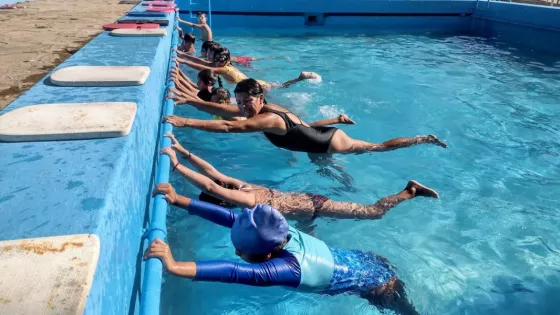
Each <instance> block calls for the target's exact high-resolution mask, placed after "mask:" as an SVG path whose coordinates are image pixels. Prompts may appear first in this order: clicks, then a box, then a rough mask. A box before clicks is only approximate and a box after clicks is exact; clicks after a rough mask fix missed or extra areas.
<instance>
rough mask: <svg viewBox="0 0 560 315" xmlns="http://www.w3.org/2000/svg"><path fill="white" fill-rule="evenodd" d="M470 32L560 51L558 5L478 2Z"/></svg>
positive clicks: (541, 48)
mask: <svg viewBox="0 0 560 315" xmlns="http://www.w3.org/2000/svg"><path fill="white" fill-rule="evenodd" d="M471 32H472V33H473V34H474V35H478V36H484V37H492V38H496V39H499V40H501V41H505V42H511V43H515V44H518V45H521V46H525V47H528V48H534V49H538V50H541V51H549V52H560V8H558V7H548V6H534V5H526V4H517V3H502V2H486V1H481V2H479V3H478V5H477V6H476V10H475V15H474V17H473V22H472V25H471Z"/></svg>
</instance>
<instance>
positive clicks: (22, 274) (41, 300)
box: [0, 234, 100, 315]
mask: <svg viewBox="0 0 560 315" xmlns="http://www.w3.org/2000/svg"><path fill="white" fill-rule="evenodd" d="M99 250H100V244H99V238H98V237H97V236H96V235H93V234H77V235H65V236H54V237H42V238H32V239H20V240H11V241H2V242H0V273H1V274H2V276H1V277H0V314H10V315H30V314H41V315H82V314H83V313H84V308H85V306H86V301H87V296H88V294H89V291H90V288H91V283H92V281H93V275H94V273H95V268H96V267H97V260H98V258H99Z"/></svg>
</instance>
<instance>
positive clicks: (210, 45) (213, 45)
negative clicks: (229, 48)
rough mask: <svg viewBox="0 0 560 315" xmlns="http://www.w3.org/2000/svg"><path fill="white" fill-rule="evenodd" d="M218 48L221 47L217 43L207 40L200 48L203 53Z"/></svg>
mask: <svg viewBox="0 0 560 315" xmlns="http://www.w3.org/2000/svg"><path fill="white" fill-rule="evenodd" d="M217 47H221V45H220V44H218V43H217V42H215V41H212V40H207V41H205V42H204V43H202V46H201V47H200V51H201V52H203V51H208V50H209V49H216V48H217Z"/></svg>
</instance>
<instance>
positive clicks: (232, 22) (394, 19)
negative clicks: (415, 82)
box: [177, 0, 560, 52]
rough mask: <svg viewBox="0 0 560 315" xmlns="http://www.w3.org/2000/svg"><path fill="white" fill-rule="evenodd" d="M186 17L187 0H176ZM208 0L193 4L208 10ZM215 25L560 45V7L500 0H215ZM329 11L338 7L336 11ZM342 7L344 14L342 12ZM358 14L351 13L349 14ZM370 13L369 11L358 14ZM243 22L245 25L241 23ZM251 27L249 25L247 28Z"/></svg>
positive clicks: (226, 29)
mask: <svg viewBox="0 0 560 315" xmlns="http://www.w3.org/2000/svg"><path fill="white" fill-rule="evenodd" d="M177 3H178V5H179V7H180V8H181V16H182V17H183V18H188V17H189V14H188V11H189V1H187V0H177ZM208 7H209V1H206V0H202V1H197V4H196V5H194V6H193V7H192V8H191V9H192V10H193V11H194V12H196V11H207V10H208ZM211 7H212V12H213V14H212V26H213V28H214V29H216V30H219V31H220V33H219V34H228V33H239V32H244V33H247V34H253V35H255V34H258V33H259V32H262V31H263V30H267V29H273V30H274V32H275V33H290V32H293V31H294V30H297V32H298V33H299V34H305V35H309V34H319V35H320V34H333V33H347V32H348V31H349V30H352V29H356V30H359V32H360V34H380V33H402V32H407V33H411V32H434V33H455V34H456V33H468V34H471V35H476V36H484V37H495V38H498V39H499V40H503V41H506V42H512V43H516V44H519V45H522V46H527V47H530V48H536V49H539V50H544V51H551V52H558V51H560V40H559V39H560V37H559V36H560V8H557V7H549V6H535V5H525V4H515V3H507V2H496V1H462V0H450V1H438V0H433V1H417V0H410V1H406V0H397V1H382V0H381V1H366V0H348V1H323V0H295V1H288V0H279V1H259V0H236V1H230V0H213V1H211ZM307 13H311V14H319V16H321V15H322V14H326V17H325V18H324V25H323V26H305V25H304V24H305V14H307ZM329 13H337V14H335V15H332V14H329ZM340 13H342V14H340ZM349 13H350V15H352V14H354V15H353V16H348V14H349ZM356 13H359V14H361V15H369V16H359V14H356ZM243 28H244V29H243ZM247 28H249V29H247Z"/></svg>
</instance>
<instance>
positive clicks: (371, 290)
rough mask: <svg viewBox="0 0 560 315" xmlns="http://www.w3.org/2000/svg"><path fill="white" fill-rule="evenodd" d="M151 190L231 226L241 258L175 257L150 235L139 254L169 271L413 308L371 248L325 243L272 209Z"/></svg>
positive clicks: (406, 310) (401, 310) (409, 314)
mask: <svg viewBox="0 0 560 315" xmlns="http://www.w3.org/2000/svg"><path fill="white" fill-rule="evenodd" d="M155 194H163V195H164V196H165V199H166V200H167V201H168V202H169V203H170V204H173V205H175V206H177V207H180V208H183V209H185V210H187V211H189V214H191V215H196V216H199V217H201V218H204V219H206V220H209V221H211V222H214V223H216V224H219V225H221V226H224V227H227V228H230V229H231V232H230V236H231V242H232V244H233V245H234V247H235V254H236V255H237V256H239V257H240V258H241V259H243V260H244V261H246V262H247V263H246V264H243V263H235V262H229V261H197V262H178V261H175V260H174V259H173V255H172V253H171V250H170V249H169V246H168V245H167V244H166V243H165V242H163V241H162V240H159V239H156V240H155V241H154V242H152V244H150V246H149V247H148V249H147V250H146V252H145V253H144V259H148V258H159V259H160V260H161V261H162V263H163V264H164V266H165V268H166V269H167V271H168V272H169V273H171V274H172V275H175V276H179V277H185V278H188V279H192V280H195V281H212V282H224V283H237V284H245V285H251V286H261V287H268V286H283V287H286V288H289V289H292V290H296V291H301V292H313V293H319V294H326V295H336V294H343V293H349V294H356V295H359V296H360V297H362V298H365V299H367V300H368V301H369V302H370V303H371V304H373V305H375V306H376V307H378V308H380V309H382V310H383V309H390V310H393V311H395V312H397V313H398V314H406V315H413V314H418V312H417V311H416V310H415V309H414V306H413V305H412V303H411V302H410V301H408V299H407V296H406V292H405V290H404V283H403V282H402V281H400V280H399V279H398V278H397V276H396V275H395V272H394V271H393V270H392V269H391V266H390V265H389V262H388V261H387V260H386V259H385V258H383V257H381V256H379V255H376V254H374V253H372V252H364V251H359V250H345V249H336V248H331V247H328V246H327V244H325V243H324V242H323V241H321V240H319V239H317V238H315V237H313V236H310V235H307V234H305V233H303V232H301V231H299V230H297V229H295V228H293V227H291V226H289V225H288V222H287V221H286V219H285V218H284V216H282V214H281V213H280V212H278V210H276V209H274V208H272V207H270V206H268V205H261V204H259V205H256V206H254V207H253V208H251V209H245V210H244V211H242V212H241V213H237V212H234V211H232V210H229V209H226V208H222V207H219V206H216V205H213V204H208V203H205V202H201V201H198V200H191V199H190V198H187V197H184V196H180V195H177V194H176V192H175V190H174V189H173V187H172V186H171V185H170V184H160V185H158V186H157V187H156V188H155V189H154V195H155Z"/></svg>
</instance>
